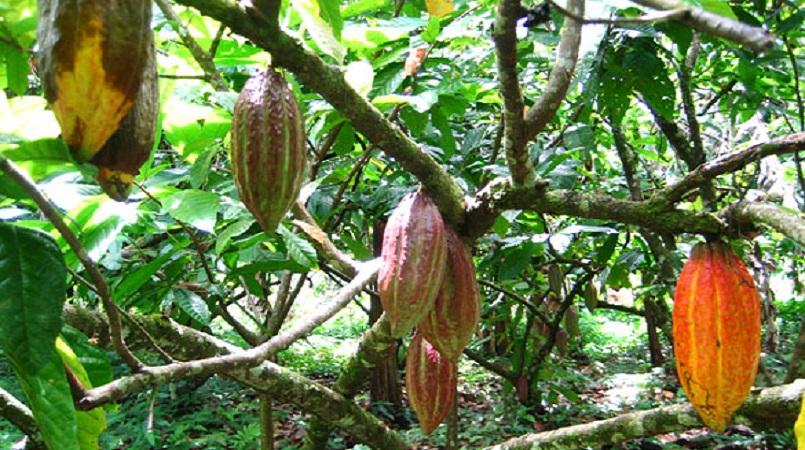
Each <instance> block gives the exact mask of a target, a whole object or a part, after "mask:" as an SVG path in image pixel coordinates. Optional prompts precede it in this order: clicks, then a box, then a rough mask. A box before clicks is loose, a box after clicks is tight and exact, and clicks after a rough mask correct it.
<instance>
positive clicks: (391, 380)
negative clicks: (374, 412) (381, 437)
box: [369, 219, 402, 412]
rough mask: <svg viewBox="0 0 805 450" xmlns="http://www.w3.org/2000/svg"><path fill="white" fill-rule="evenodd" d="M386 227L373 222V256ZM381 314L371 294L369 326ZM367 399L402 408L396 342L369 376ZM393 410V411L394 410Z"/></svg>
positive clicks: (381, 309)
mask: <svg viewBox="0 0 805 450" xmlns="http://www.w3.org/2000/svg"><path fill="white" fill-rule="evenodd" d="M385 229H386V221H385V219H380V220H377V221H376V222H375V224H374V233H373V235H372V244H373V245H372V247H373V250H374V255H375V256H380V253H381V250H382V247H383V232H384V230H385ZM382 314H383V305H382V304H381V303H380V298H378V297H376V296H374V295H373V296H372V301H371V305H370V307H369V326H372V325H374V324H375V322H377V320H378V319H379V318H380V316H381V315H382ZM369 399H370V401H371V402H372V403H376V402H388V403H390V404H391V405H394V409H395V410H396V411H399V410H400V409H401V408H402V386H401V385H400V368H399V365H398V364H397V343H396V342H395V343H394V345H393V348H392V349H391V350H390V351H388V353H386V356H385V358H384V359H383V361H381V362H380V363H378V364H377V367H376V368H375V369H374V370H373V371H372V376H371V377H370V378H369ZM396 411H395V412H396Z"/></svg>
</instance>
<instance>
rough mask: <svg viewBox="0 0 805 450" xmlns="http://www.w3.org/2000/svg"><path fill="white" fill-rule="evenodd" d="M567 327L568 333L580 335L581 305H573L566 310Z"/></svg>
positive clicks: (574, 335) (571, 335) (572, 336)
mask: <svg viewBox="0 0 805 450" xmlns="http://www.w3.org/2000/svg"><path fill="white" fill-rule="evenodd" d="M565 329H566V330H567V334H568V335H569V336H570V337H571V338H574V337H576V336H578V335H579V307H578V306H576V305H571V306H570V308H568V309H567V312H565Z"/></svg>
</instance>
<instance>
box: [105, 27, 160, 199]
mask: <svg viewBox="0 0 805 450" xmlns="http://www.w3.org/2000/svg"><path fill="white" fill-rule="evenodd" d="M148 41H149V42H148V51H147V58H146V62H145V67H146V68H145V72H144V74H143V79H142V84H141V85H140V92H139V93H138V94H137V98H136V99H135V100H134V106H132V108H131V110H129V113H128V114H126V117H124V118H123V121H122V122H120V128H118V129H117V131H115V133H114V134H113V135H112V137H110V138H109V140H107V141H106V143H105V144H104V145H103V147H102V148H101V150H100V151H99V152H98V153H97V154H95V156H94V157H93V158H92V160H91V162H92V164H95V165H96V166H98V182H99V184H100V185H101V188H102V189H103V190H104V192H106V194H107V195H108V196H109V197H111V198H112V199H114V200H117V201H123V200H126V199H127V198H128V196H129V191H130V190H131V186H132V183H133V182H134V177H135V176H136V175H137V173H138V172H139V171H140V167H141V166H142V165H143V164H145V162H146V161H148V157H149V156H150V155H151V149H152V148H153V147H154V138H155V134H156V125H157V116H159V86H158V85H157V68H156V61H155V55H154V54H155V50H154V42H153V39H152V38H151V36H150V35H149V36H148Z"/></svg>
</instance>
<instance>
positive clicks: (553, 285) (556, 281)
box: [548, 264, 565, 297]
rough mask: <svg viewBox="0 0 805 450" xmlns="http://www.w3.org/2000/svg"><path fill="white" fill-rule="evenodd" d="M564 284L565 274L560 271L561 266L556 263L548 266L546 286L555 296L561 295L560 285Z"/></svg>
mask: <svg viewBox="0 0 805 450" xmlns="http://www.w3.org/2000/svg"><path fill="white" fill-rule="evenodd" d="M564 284H565V274H564V273H562V268H561V267H559V266H558V265H556V264H551V265H550V266H548V288H550V290H552V291H553V292H554V293H555V294H556V295H557V296H559V297H561V296H562V285H564Z"/></svg>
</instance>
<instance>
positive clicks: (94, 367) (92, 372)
mask: <svg viewBox="0 0 805 450" xmlns="http://www.w3.org/2000/svg"><path fill="white" fill-rule="evenodd" d="M61 337H62V338H63V339H64V340H65V341H67V343H68V344H69V345H70V348H71V349H72V350H73V351H74V352H75V354H76V355H78V361H79V362H81V365H82V366H83V367H84V370H86V372H87V376H88V377H89V381H90V383H91V384H92V386H101V385H104V384H106V383H108V382H110V381H112V379H113V378H114V374H113V373H112V364H111V362H109V355H108V354H107V353H106V351H105V350H103V349H101V348H98V347H96V346H94V345H92V344H91V343H90V342H89V339H88V338H87V337H86V336H84V334H83V333H81V332H80V331H78V330H76V329H75V328H73V327H71V326H69V325H66V324H65V325H64V328H62V330H61Z"/></svg>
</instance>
